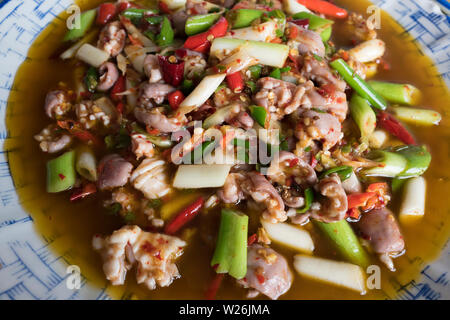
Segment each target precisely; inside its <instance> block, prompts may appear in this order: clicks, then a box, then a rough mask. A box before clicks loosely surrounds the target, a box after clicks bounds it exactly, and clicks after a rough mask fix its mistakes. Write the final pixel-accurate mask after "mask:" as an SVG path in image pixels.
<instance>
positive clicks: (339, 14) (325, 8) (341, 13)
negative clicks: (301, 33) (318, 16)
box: [297, 0, 348, 18]
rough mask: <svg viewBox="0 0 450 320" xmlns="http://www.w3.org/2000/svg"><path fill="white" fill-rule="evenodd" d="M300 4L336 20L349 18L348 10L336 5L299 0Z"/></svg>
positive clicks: (313, 0)
mask: <svg viewBox="0 0 450 320" xmlns="http://www.w3.org/2000/svg"><path fill="white" fill-rule="evenodd" d="M297 2H298V3H300V4H301V5H304V6H305V7H306V8H308V9H310V10H312V11H315V12H319V13H323V14H324V15H326V16H332V17H335V18H347V15H348V13H347V10H345V9H342V8H339V7H338V6H335V5H334V4H332V3H330V2H328V1H323V0H297Z"/></svg>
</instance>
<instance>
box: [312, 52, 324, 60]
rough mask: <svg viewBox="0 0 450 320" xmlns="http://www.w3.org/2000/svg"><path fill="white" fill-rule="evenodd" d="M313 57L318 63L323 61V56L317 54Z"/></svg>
mask: <svg viewBox="0 0 450 320" xmlns="http://www.w3.org/2000/svg"><path fill="white" fill-rule="evenodd" d="M313 57H314V59H316V60H317V61H322V60H323V58H322V57H321V56H318V55H317V54H315V53H313Z"/></svg>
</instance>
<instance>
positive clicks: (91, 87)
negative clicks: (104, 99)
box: [84, 67, 98, 93]
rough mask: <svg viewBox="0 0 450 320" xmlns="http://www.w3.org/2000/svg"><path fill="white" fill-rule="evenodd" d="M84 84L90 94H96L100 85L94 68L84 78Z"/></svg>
mask: <svg viewBox="0 0 450 320" xmlns="http://www.w3.org/2000/svg"><path fill="white" fill-rule="evenodd" d="M84 83H85V85H86V88H87V89H88V91H89V92H91V93H94V92H95V89H96V88H97V85H98V72H97V69H95V68H94V67H90V68H89V69H88V71H87V72H86V77H84Z"/></svg>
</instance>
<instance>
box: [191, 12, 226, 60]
mask: <svg viewBox="0 0 450 320" xmlns="http://www.w3.org/2000/svg"><path fill="white" fill-rule="evenodd" d="M227 29H228V21H227V19H225V18H224V17H221V18H220V19H219V21H217V22H216V23H215V24H214V25H213V26H212V27H211V28H209V30H208V31H205V32H202V33H199V34H196V35H193V36H190V37H188V38H187V39H186V41H185V42H184V45H183V47H185V48H186V49H191V50H194V51H198V52H203V53H204V52H206V51H207V50H208V49H209V46H211V41H212V40H213V39H215V38H220V37H223V36H225V34H226V33H227ZM210 40H211V41H210Z"/></svg>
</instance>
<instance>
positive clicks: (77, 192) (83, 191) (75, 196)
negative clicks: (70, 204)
mask: <svg viewBox="0 0 450 320" xmlns="http://www.w3.org/2000/svg"><path fill="white" fill-rule="evenodd" d="M96 192H97V187H96V186H95V183H88V184H86V185H84V186H83V187H79V188H76V189H74V191H73V192H72V195H71V196H70V201H76V200H80V199H83V198H85V197H87V196H88V195H91V194H94V193H96Z"/></svg>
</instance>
